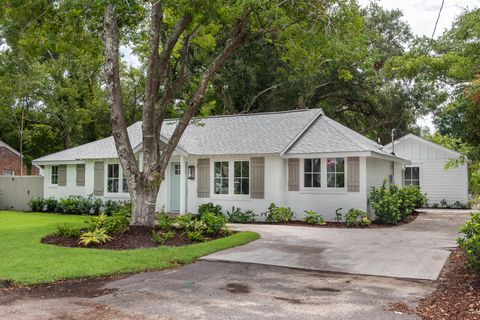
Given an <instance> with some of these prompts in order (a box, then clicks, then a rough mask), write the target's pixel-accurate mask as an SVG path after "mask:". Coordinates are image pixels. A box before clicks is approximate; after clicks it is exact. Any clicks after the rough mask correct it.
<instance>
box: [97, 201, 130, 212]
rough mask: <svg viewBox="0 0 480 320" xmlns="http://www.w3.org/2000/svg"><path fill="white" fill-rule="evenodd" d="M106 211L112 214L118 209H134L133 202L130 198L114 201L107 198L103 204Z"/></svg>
mask: <svg viewBox="0 0 480 320" xmlns="http://www.w3.org/2000/svg"><path fill="white" fill-rule="evenodd" d="M103 208H104V212H105V214H106V215H107V216H111V215H112V214H113V213H114V212H117V211H118V210H122V209H125V210H130V211H132V202H131V201H130V200H124V201H114V200H107V201H105V203H104V204H103Z"/></svg>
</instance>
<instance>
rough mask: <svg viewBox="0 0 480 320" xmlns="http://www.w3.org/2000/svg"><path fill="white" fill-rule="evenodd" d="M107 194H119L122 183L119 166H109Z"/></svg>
mask: <svg viewBox="0 0 480 320" xmlns="http://www.w3.org/2000/svg"><path fill="white" fill-rule="evenodd" d="M107 172H108V175H107V192H118V190H119V183H120V167H119V165H118V164H109V165H108V170H107Z"/></svg>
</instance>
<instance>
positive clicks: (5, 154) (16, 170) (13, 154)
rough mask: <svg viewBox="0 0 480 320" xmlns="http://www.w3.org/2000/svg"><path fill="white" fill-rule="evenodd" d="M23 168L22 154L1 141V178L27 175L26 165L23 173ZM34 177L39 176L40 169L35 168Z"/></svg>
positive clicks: (33, 169) (33, 170)
mask: <svg viewBox="0 0 480 320" xmlns="http://www.w3.org/2000/svg"><path fill="white" fill-rule="evenodd" d="M20 167H21V155H20V152H18V151H17V150H15V149H14V148H12V147H11V146H9V145H8V144H6V143H5V142H3V141H2V140H0V176H19V175H21V174H23V175H27V168H26V166H25V165H24V169H23V172H22V171H21V170H20ZM32 175H35V176H38V175H39V168H38V167H36V166H33V168H32Z"/></svg>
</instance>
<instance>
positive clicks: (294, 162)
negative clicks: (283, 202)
mask: <svg viewBox="0 0 480 320" xmlns="http://www.w3.org/2000/svg"><path fill="white" fill-rule="evenodd" d="M299 190H300V160H299V159H288V191H299Z"/></svg>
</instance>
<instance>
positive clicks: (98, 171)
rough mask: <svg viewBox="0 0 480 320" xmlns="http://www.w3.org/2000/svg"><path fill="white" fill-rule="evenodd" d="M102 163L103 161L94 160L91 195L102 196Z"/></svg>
mask: <svg viewBox="0 0 480 320" xmlns="http://www.w3.org/2000/svg"><path fill="white" fill-rule="evenodd" d="M104 170H105V169H104V164H103V161H98V162H95V164H94V166H93V195H94V196H103V185H104V183H105V182H104Z"/></svg>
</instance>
